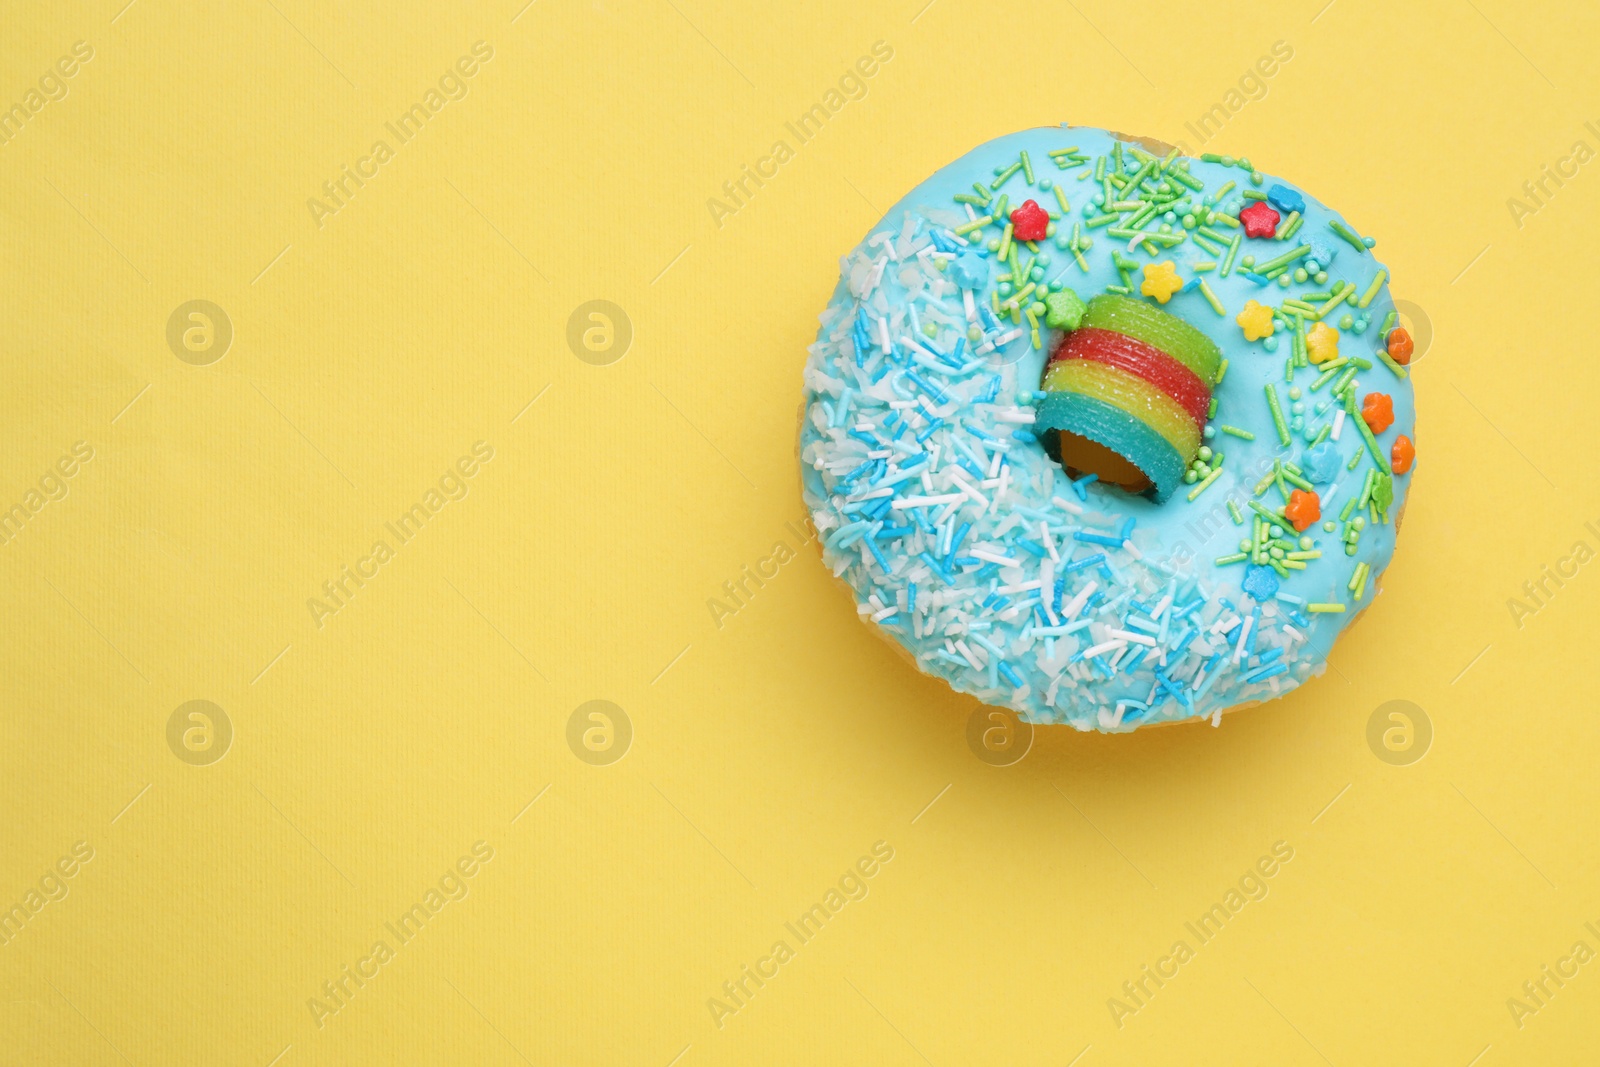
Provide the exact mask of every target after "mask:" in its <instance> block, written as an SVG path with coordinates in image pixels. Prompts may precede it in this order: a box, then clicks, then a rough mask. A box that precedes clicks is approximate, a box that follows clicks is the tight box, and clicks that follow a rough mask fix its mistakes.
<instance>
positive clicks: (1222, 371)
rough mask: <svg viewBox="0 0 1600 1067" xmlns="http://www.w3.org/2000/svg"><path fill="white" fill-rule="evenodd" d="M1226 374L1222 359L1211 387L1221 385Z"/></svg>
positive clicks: (1226, 364)
mask: <svg viewBox="0 0 1600 1067" xmlns="http://www.w3.org/2000/svg"><path fill="white" fill-rule="evenodd" d="M1200 284H1201V285H1204V284H1205V282H1201V283H1200ZM1215 306H1216V305H1215V304H1213V305H1212V307H1215ZM1227 373H1228V361H1227V360H1226V359H1224V360H1223V361H1222V362H1221V363H1218V364H1217V380H1216V381H1214V382H1212V383H1211V385H1212V387H1213V388H1215V387H1216V386H1219V385H1221V384H1222V378H1223V376H1224V375H1226V374H1227Z"/></svg>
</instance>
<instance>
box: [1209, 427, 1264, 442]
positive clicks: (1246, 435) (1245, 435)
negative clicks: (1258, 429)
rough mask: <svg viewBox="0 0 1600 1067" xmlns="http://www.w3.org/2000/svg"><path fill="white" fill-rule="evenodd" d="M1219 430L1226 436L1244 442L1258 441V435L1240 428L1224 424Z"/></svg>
mask: <svg viewBox="0 0 1600 1067" xmlns="http://www.w3.org/2000/svg"><path fill="white" fill-rule="evenodd" d="M1217 429H1219V430H1221V431H1222V432H1223V433H1225V434H1228V435H1230V436H1232V437H1237V438H1239V439H1241V440H1244V441H1254V440H1255V439H1256V435H1255V434H1253V433H1251V432H1250V431H1249V430H1241V429H1239V427H1237V426H1229V425H1228V424H1227V423H1222V424H1221V425H1220V426H1218V427H1217Z"/></svg>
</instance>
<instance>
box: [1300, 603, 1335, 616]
mask: <svg viewBox="0 0 1600 1067" xmlns="http://www.w3.org/2000/svg"><path fill="white" fill-rule="evenodd" d="M1306 610H1307V611H1309V612H1311V614H1313V615H1343V614H1344V605H1343V604H1307V605H1306Z"/></svg>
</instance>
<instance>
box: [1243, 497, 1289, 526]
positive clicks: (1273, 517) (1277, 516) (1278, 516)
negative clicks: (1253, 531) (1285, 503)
mask: <svg viewBox="0 0 1600 1067" xmlns="http://www.w3.org/2000/svg"><path fill="white" fill-rule="evenodd" d="M1245 503H1246V504H1248V505H1249V507H1250V510H1251V511H1253V512H1255V513H1256V514H1257V515H1260V516H1261V517H1262V518H1263V519H1265V520H1266V523H1267V525H1268V526H1277V525H1280V524H1282V523H1283V521H1284V518H1283V509H1281V508H1280V509H1278V510H1277V511H1276V512H1272V511H1268V510H1267V509H1266V508H1264V507H1262V506H1261V505H1260V504H1257V503H1256V502H1255V501H1254V500H1247V501H1245Z"/></svg>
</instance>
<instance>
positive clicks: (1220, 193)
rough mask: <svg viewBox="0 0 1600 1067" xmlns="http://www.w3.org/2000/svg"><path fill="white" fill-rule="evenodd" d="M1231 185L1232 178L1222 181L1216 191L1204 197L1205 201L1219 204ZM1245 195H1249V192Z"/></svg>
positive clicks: (1231, 187) (1230, 188)
mask: <svg viewBox="0 0 1600 1067" xmlns="http://www.w3.org/2000/svg"><path fill="white" fill-rule="evenodd" d="M1233 186H1234V182H1233V180H1232V179H1229V180H1228V181H1226V182H1224V183H1223V185H1222V187H1221V188H1220V189H1218V190H1217V191H1216V192H1214V193H1212V194H1211V195H1210V196H1208V197H1206V202H1207V203H1208V204H1220V203H1222V198H1223V197H1225V196H1227V195H1228V193H1229V192H1230V191H1231V190H1232V189H1233ZM1246 195H1249V194H1246Z"/></svg>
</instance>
